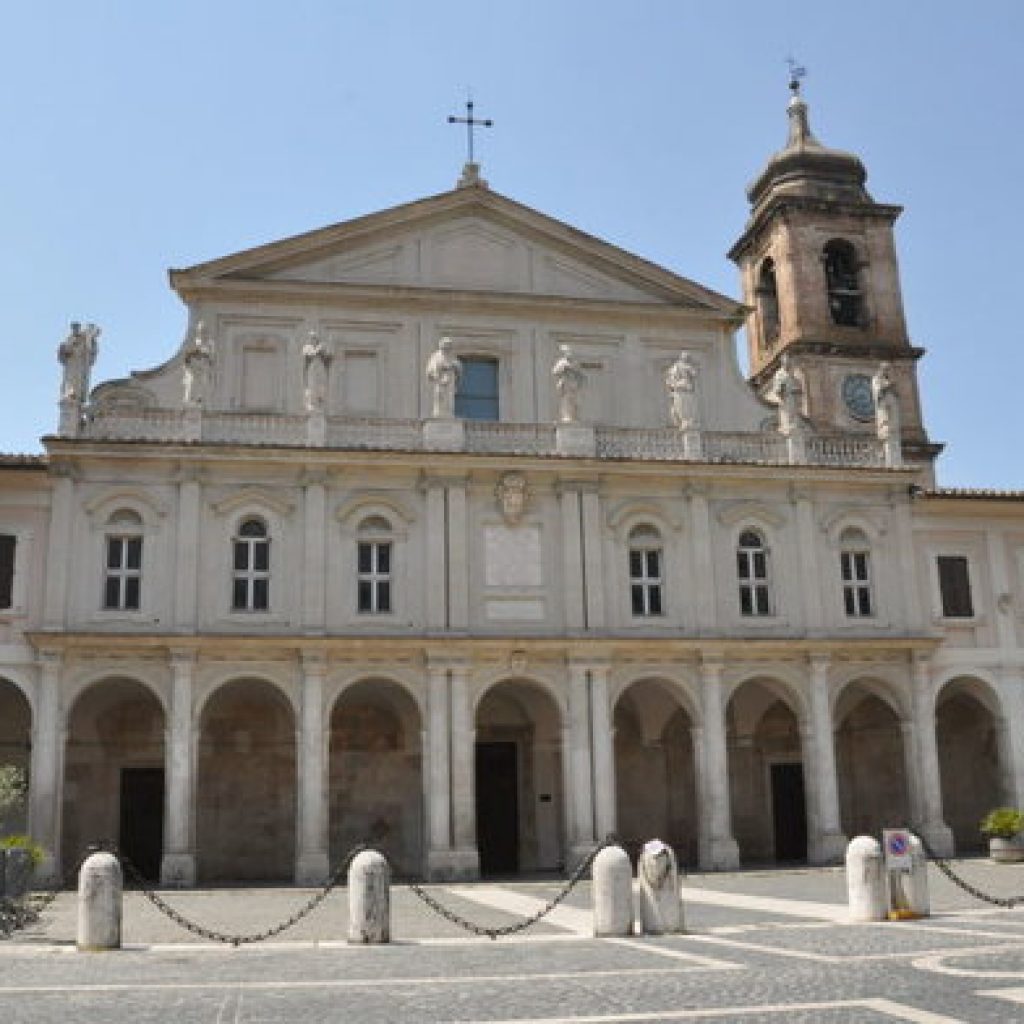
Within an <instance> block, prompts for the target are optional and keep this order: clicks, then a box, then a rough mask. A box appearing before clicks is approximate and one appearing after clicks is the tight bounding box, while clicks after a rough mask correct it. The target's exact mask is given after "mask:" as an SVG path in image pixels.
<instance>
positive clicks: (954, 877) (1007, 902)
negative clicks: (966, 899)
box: [914, 830, 1024, 910]
mask: <svg viewBox="0 0 1024 1024" xmlns="http://www.w3.org/2000/svg"><path fill="white" fill-rule="evenodd" d="M914 835H916V836H917V838H918V839H920V840H921V846H922V847H923V848H924V852H925V853H926V854H927V855H928V859H929V860H931V861H932V863H934V865H935V866H936V867H937V868H938V869H939V870H940V871H941V872H942V873H943V874H944V875H945V876H946V877H947V878H948V879H949V880H950V881H951V882H952V883H953V884H954V885H955V886H957V887H958V888H960V889H963V891H964V892H965V893H967V894H968V895H969V896H973V897H974V898H975V899H976V900H981V902H982V903H991V904H992V906H994V907H1002V908H1003V909H1004V910H1013V908H1014V907H1016V906H1017V905H1018V904H1020V903H1024V896H992V895H991V894H990V893H987V892H984V891H983V890H982V889H979V888H978V887H977V886H976V885H973V884H972V883H970V882H968V881H967V879H966V878H961V877H960V875H958V874H957V873H956V872H955V871H954V870H953V868H952V867H950V864H949V861H948V860H946V859H945V858H944V857H940V856H939V855H938V854H937V853H936V852H935V851H934V850H933V849H932V848H931V846H930V845H929V843H928V840H927V839H925V837H924V836H923V835H921V832H920V831H919V830H917V831H915V832H914Z"/></svg>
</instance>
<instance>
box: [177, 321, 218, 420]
mask: <svg viewBox="0 0 1024 1024" xmlns="http://www.w3.org/2000/svg"><path fill="white" fill-rule="evenodd" d="M184 363H185V367H184V370H183V371H182V382H183V385H184V390H185V405H186V406H187V407H189V408H192V409H198V408H200V407H202V406H203V405H204V404H205V403H206V401H207V399H208V398H209V397H210V379H211V377H212V375H213V346H212V345H211V344H210V343H209V342H208V341H207V340H206V339H205V338H204V337H203V322H202V321H201V320H200V321H199V323H197V324H196V333H195V336H194V337H193V338H192V342H191V344H189V345H188V346H187V347H186V349H185V359H184Z"/></svg>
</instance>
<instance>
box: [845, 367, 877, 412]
mask: <svg viewBox="0 0 1024 1024" xmlns="http://www.w3.org/2000/svg"><path fill="white" fill-rule="evenodd" d="M843 401H844V402H845V403H846V408H847V409H848V410H849V412H850V415H851V416H852V417H853V418H854V419H858V420H872V419H874V418H875V400H874V398H872V396H871V378H870V377H869V376H868V375H867V374H866V373H848V374H847V375H846V376H845V377H844V378H843Z"/></svg>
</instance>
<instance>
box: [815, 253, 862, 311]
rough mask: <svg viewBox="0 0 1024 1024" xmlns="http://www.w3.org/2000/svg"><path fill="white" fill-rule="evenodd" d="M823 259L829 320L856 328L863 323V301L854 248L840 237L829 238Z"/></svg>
mask: <svg viewBox="0 0 1024 1024" xmlns="http://www.w3.org/2000/svg"><path fill="white" fill-rule="evenodd" d="M824 262H825V286H826V288H827V289H828V308H829V312H830V313H831V314H832V322H833V323H836V324H840V325H842V326H845V327H860V326H861V324H862V323H863V322H864V300H863V296H862V295H861V289H860V274H859V271H858V267H857V252H856V250H855V249H854V248H853V246H852V245H851V244H850V243H849V242H846V241H844V240H843V239H841V238H836V239H833V240H832V241H831V242H829V243H828V244H827V245H826V246H825V252H824Z"/></svg>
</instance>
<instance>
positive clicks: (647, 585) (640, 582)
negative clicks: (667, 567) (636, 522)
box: [629, 526, 664, 617]
mask: <svg viewBox="0 0 1024 1024" xmlns="http://www.w3.org/2000/svg"><path fill="white" fill-rule="evenodd" d="M663 562H664V556H663V553H662V546H661V535H660V534H659V533H658V531H657V530H655V529H654V527H653V526H636V527H634V528H633V529H632V530H631V531H630V534H629V599H630V607H631V608H632V611H633V614H634V615H638V616H643V617H647V616H652V615H662V614H664V603H663V602H662V586H663V571H664V566H663Z"/></svg>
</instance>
